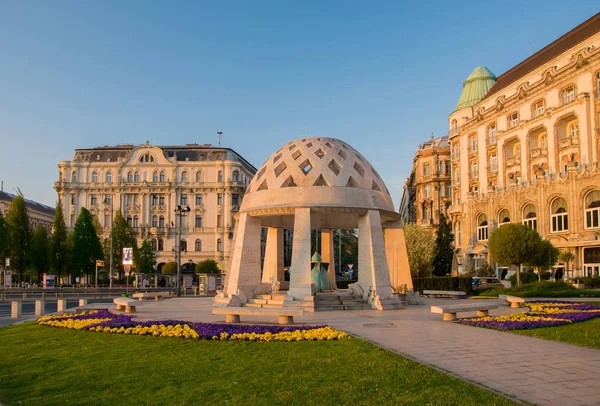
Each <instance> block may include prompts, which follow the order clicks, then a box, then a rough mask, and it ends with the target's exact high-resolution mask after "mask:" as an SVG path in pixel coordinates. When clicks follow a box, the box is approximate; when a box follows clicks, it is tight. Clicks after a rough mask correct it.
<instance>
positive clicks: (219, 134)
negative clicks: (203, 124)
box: [217, 131, 223, 148]
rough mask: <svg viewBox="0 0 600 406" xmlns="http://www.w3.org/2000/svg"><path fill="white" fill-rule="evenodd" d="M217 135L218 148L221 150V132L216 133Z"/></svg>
mask: <svg viewBox="0 0 600 406" xmlns="http://www.w3.org/2000/svg"><path fill="white" fill-rule="evenodd" d="M217 135H218V136H219V148H221V135H223V132H222V131H217Z"/></svg>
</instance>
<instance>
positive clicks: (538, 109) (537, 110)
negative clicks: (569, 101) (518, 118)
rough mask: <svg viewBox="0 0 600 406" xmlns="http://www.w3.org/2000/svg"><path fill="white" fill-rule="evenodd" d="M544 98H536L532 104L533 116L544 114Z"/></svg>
mask: <svg viewBox="0 0 600 406" xmlns="http://www.w3.org/2000/svg"><path fill="white" fill-rule="evenodd" d="M544 108H545V105H544V100H538V101H537V102H535V103H534V104H533V117H534V118H535V117H540V116H541V115H543V114H544Z"/></svg>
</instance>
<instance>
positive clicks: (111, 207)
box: [104, 196, 114, 289]
mask: <svg viewBox="0 0 600 406" xmlns="http://www.w3.org/2000/svg"><path fill="white" fill-rule="evenodd" d="M109 203H110V274H109V276H108V283H109V287H110V289H112V282H113V281H112V278H113V271H114V269H113V264H114V261H113V258H114V254H113V225H114V224H113V222H114V219H113V215H114V209H113V199H112V196H111V197H110V198H108V197H105V198H104V204H109Z"/></svg>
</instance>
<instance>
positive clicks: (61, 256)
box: [51, 203, 70, 283]
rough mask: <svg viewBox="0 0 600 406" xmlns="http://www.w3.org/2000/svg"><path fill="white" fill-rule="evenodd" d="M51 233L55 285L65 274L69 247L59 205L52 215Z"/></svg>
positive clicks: (63, 217)
mask: <svg viewBox="0 0 600 406" xmlns="http://www.w3.org/2000/svg"><path fill="white" fill-rule="evenodd" d="M52 228H53V233H52V241H51V245H52V270H53V272H54V273H55V274H56V280H57V283H60V277H61V275H63V274H65V273H66V272H67V264H68V263H69V253H70V252H69V247H68V244H67V227H66V226H65V216H64V214H63V210H62V206H61V204H60V203H57V204H56V210H55V214H54V226H53V227H52Z"/></svg>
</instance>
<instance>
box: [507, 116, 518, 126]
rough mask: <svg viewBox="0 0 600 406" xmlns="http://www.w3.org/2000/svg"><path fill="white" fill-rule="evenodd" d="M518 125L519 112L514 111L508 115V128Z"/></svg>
mask: <svg viewBox="0 0 600 406" xmlns="http://www.w3.org/2000/svg"><path fill="white" fill-rule="evenodd" d="M517 125H519V113H517V112H514V113H512V114H511V115H510V116H508V128H515V127H516V126H517Z"/></svg>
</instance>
